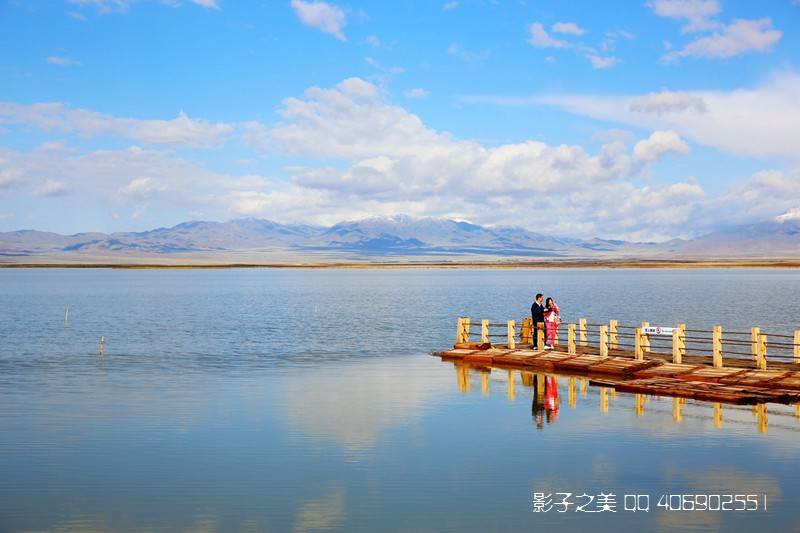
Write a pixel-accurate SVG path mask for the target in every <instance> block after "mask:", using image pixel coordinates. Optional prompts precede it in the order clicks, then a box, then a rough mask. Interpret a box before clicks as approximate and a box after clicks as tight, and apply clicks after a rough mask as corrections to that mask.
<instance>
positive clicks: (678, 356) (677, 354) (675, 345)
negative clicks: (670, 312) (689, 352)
mask: <svg viewBox="0 0 800 533" xmlns="http://www.w3.org/2000/svg"><path fill="white" fill-rule="evenodd" d="M684 349H685V348H684V344H683V330H682V329H681V328H680V327H677V328H675V329H673V330H672V362H673V363H676V364H681V363H683V352H684Z"/></svg>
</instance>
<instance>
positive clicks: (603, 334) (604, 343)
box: [600, 326, 608, 357]
mask: <svg viewBox="0 0 800 533" xmlns="http://www.w3.org/2000/svg"><path fill="white" fill-rule="evenodd" d="M600 357H608V326H600Z"/></svg>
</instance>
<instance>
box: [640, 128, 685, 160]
mask: <svg viewBox="0 0 800 533" xmlns="http://www.w3.org/2000/svg"><path fill="white" fill-rule="evenodd" d="M688 153H689V145H688V144H686V141H684V140H683V139H681V137H680V135H678V134H677V132H675V131H673V130H667V131H655V132H653V133H652V135H650V137H648V138H647V139H644V140H641V141H639V142H637V143H636V144H635V145H634V147H633V160H634V162H635V163H636V164H637V165H638V166H639V167H640V168H645V167H647V166H648V165H650V164H652V163H654V162H656V161H658V160H659V159H661V158H662V157H663V156H665V155H667V154H675V155H686V154H688Z"/></svg>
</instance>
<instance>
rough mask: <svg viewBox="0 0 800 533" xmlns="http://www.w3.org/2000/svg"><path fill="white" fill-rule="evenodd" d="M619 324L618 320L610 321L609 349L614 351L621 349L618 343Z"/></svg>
mask: <svg viewBox="0 0 800 533" xmlns="http://www.w3.org/2000/svg"><path fill="white" fill-rule="evenodd" d="M617 324H618V322H617V321H616V320H609V321H608V347H609V348H610V349H612V350H616V349H617V348H619V343H617Z"/></svg>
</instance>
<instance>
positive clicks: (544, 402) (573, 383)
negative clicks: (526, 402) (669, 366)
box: [453, 361, 800, 435]
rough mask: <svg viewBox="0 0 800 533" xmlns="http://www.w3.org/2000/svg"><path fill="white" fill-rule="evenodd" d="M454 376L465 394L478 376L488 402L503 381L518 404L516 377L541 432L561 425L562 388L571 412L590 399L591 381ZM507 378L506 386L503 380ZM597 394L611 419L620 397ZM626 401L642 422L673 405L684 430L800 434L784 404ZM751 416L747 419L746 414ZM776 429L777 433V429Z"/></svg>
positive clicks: (607, 390) (469, 370)
mask: <svg viewBox="0 0 800 533" xmlns="http://www.w3.org/2000/svg"><path fill="white" fill-rule="evenodd" d="M453 366H454V368H455V372H456V382H457V386H458V390H459V391H460V392H461V393H463V394H467V393H469V392H470V391H471V390H472V376H473V375H479V376H480V381H481V393H482V395H483V396H489V395H490V391H491V385H490V384H491V381H492V376H495V378H497V381H505V391H506V395H507V397H508V400H509V401H512V402H513V401H515V400H516V398H517V395H518V391H517V374H519V376H520V380H519V381H520V382H521V384H522V386H523V387H524V388H525V389H528V390H529V393H530V394H531V416H532V418H533V421H534V425H535V426H536V428H537V429H540V430H541V429H543V428H544V427H545V425H546V424H554V423H556V422H557V421H558V418H559V412H560V409H561V393H560V388H561V387H562V386H563V384H564V383H566V389H567V390H566V395H567V405H568V406H569V408H570V409H575V408H576V407H577V405H578V395H579V394H580V397H581V398H586V397H587V396H588V393H589V388H590V387H589V379H588V378H584V377H576V376H560V375H558V374H547V373H535V372H524V371H518V370H508V369H497V368H492V367H488V366H471V365H469V364H465V363H463V362H460V361H456V362H453ZM503 376H505V380H503V379H502V377H503ZM591 388H592V390H594V391H595V392H596V394H597V404H598V407H599V412H600V414H601V416H602V415H607V414H608V413H609V410H610V408H611V405H612V403H613V401H615V400H616V399H617V391H616V390H615V389H614V388H613V387H601V386H598V387H591ZM624 396H625V397H629V398H632V400H633V401H632V411H633V413H634V415H635V416H636V417H637V418H644V417H645V416H646V413H647V412H649V411H652V412H653V413H657V414H662V413H664V412H665V411H664V409H663V408H662V405H663V404H664V402H670V403H671V411H672V420H673V422H675V423H676V424H680V423H682V422H683V421H684V419H685V418H690V419H692V420H709V421H710V422H711V425H712V426H713V427H714V429H723V428H725V426H726V424H732V425H737V426H738V425H742V424H750V425H753V426H755V428H756V429H757V431H758V433H760V434H762V435H767V434H768V433H769V429H770V423H769V419H770V416H773V417H776V418H777V419H778V420H779V422H778V424H779V426H777V427H780V428H781V429H782V430H791V431H800V427H799V426H798V425H794V424H788V423H787V422H786V421H787V420H789V419H792V418H793V419H794V422H800V404H797V405H793V406H785V405H781V404H766V403H761V404H757V405H752V406H741V405H731V404H723V403H721V402H703V401H697V400H689V401H690V402H691V403H690V405H692V412H691V414H688V415H687V414H686V413H685V410H686V406H687V399H686V398H677V397H675V398H665V397H661V396H650V395H647V394H627V393H626V394H625V395H624ZM654 400H657V403H658V405H657V407H653V406H652V404H653V401H654ZM748 411H749V412H750V413H751V414H752V418H750V419H748V418H747V417H744V416H743V414H744V413H746V412H748ZM773 427H776V426H775V424H773Z"/></svg>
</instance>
